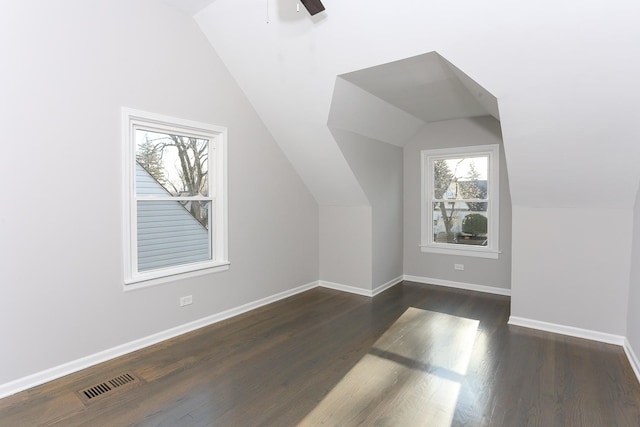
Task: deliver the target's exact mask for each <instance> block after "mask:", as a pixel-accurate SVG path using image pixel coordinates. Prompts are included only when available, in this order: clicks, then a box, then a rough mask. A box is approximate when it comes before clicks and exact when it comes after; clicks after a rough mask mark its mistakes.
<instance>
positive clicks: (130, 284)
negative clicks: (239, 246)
mask: <svg viewBox="0 0 640 427" xmlns="http://www.w3.org/2000/svg"><path fill="white" fill-rule="evenodd" d="M230 265H231V263H230V262H229V261H224V262H220V263H217V264H216V265H213V266H208V267H204V268H201V269H197V270H195V269H194V270H191V271H186V272H181V273H173V274H171V273H169V274H166V275H163V276H160V277H153V278H150V277H133V278H129V279H125V281H124V291H134V290H137V289H142V288H148V287H150V286H155V285H161V284H165V283H170V282H175V281H176V280H182V279H188V278H191V277H198V276H204V275H206V274H212V273H219V272H222V271H227V270H229V266H230Z"/></svg>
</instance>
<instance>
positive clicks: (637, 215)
mask: <svg viewBox="0 0 640 427" xmlns="http://www.w3.org/2000/svg"><path fill="white" fill-rule="evenodd" d="M632 245H633V246H632V250H631V279H630V283H629V297H628V298H627V334H626V336H627V340H628V341H629V344H630V345H631V348H632V349H633V352H634V353H635V355H636V357H638V356H640V190H638V194H637V195H636V204H635V208H634V211H633V234H632Z"/></svg>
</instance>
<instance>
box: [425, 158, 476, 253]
mask: <svg viewBox="0 0 640 427" xmlns="http://www.w3.org/2000/svg"><path fill="white" fill-rule="evenodd" d="M432 171H433V181H432V182H433V192H434V193H433V199H432V200H433V217H432V218H433V239H434V240H433V241H434V242H441V243H455V244H465V245H483V246H486V245H487V218H488V210H487V207H488V203H487V200H488V199H487V174H488V156H477V157H456V158H446V159H436V160H434V161H433V169H432Z"/></svg>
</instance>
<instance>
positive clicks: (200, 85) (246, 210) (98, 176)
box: [0, 0, 319, 385]
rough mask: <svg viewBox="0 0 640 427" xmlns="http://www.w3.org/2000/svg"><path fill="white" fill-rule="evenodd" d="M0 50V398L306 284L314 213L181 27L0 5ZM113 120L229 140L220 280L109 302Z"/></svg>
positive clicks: (161, 20)
mask: <svg viewBox="0 0 640 427" xmlns="http://www.w3.org/2000/svg"><path fill="white" fill-rule="evenodd" d="M0 52H2V62H1V64H0V86H1V91H0V92H1V93H2V97H0V117H2V119H1V120H2V142H1V144H2V152H3V154H2V156H0V182H2V183H4V197H5V202H3V204H2V208H1V209H0V248H1V251H2V256H1V257H0V275H1V276H0V281H1V282H2V286H0V299H1V300H2V301H3V308H2V310H0V342H1V343H2V349H3V350H2V351H1V352H0V385H2V384H3V383H7V382H9V381H12V380H15V379H17V378H21V377H24V376H27V375H30V374H34V373H36V372H39V371H41V370H45V369H47V368H51V367H54V366H57V365H60V364H62V363H65V362H69V361H73V360H76V359H78V358H81V357H83V356H87V355H90V354H93V353H96V352H99V351H102V350H105V349H109V348H112V347H115V346H118V345H121V344H124V343H127V342H130V341H132V340H136V339H138V338H141V337H145V336H148V335H150V334H153V333H156V332H159V331H163V330H166V329H168V328H172V327H175V326H178V325H182V324H185V323H187V322H190V321H193V320H196V319H200V318H203V317H205V316H209V315H212V314H214V313H218V312H221V311H223V310H227V309H229V308H232V307H237V306H239V305H241V304H244V303H248V302H251V301H255V300H257V299H260V298H264V297H267V296H271V295H274V294H276V293H278V292H282V291H286V290H289V289H292V288H294V287H297V286H300V285H303V284H306V283H309V282H312V281H315V280H317V279H318V276H319V266H318V255H319V254H318V251H319V241H318V207H317V204H316V202H315V201H314V199H313V197H312V196H311V195H310V193H309V191H308V190H307V188H306V187H305V186H304V185H303V183H302V182H301V180H300V179H299V177H298V176H297V175H296V173H295V172H294V170H293V168H292V167H291V165H290V163H289V162H288V160H287V159H286V158H285V157H284V155H283V154H282V152H281V151H280V149H279V148H278V146H277V145H276V143H275V141H274V140H273V139H272V138H271V136H270V135H269V133H268V132H267V130H266V128H265V126H264V125H263V123H262V122H261V121H260V119H259V118H258V116H257V115H256V113H255V111H254V109H253V107H252V106H251V105H250V104H249V102H248V101H247V99H246V98H245V97H244V95H243V93H242V92H241V91H240V90H239V88H238V86H237V85H236V83H235V81H234V79H233V78H232V77H231V76H230V74H229V73H228V71H227V70H226V68H225V67H224V65H223V64H222V62H221V61H220V59H219V58H218V57H217V56H216V54H215V53H214V51H213V50H212V49H211V46H210V45H209V43H208V42H207V40H206V38H205V37H204V35H203V34H202V33H201V31H200V29H199V28H198V26H197V25H196V23H195V22H194V21H193V19H192V18H190V17H188V16H186V15H183V14H182V13H181V12H177V11H176V10H174V9H170V8H169V7H166V6H162V4H161V3H159V2H157V1H152V0H148V1H147V0H136V1H130V0H95V1H91V2H86V1H81V0H62V1H56V2H51V1H46V0H39V1H38V0H37V1H29V2H5V4H3V11H2V14H0ZM122 106H128V107H132V108H136V109H142V110H148V111H152V112H156V113H160V114H167V115H173V116H176V117H182V118H186V119H192V120H197V121H203V122H209V123H213V124H216V125H221V126H227V127H228V128H229V236H230V240H229V253H230V260H231V268H230V270H229V271H227V272H224V273H219V274H215V275H206V276H201V277H198V278H193V279H189V280H179V281H176V282H174V283H170V284H166V285H162V286H157V287H153V288H146V289H141V290H137V291H132V292H123V266H122V264H123V261H122V252H123V251H122V247H123V242H122V237H121V234H122V233H121V230H122V219H121V218H122V212H121V210H122V189H121V174H122V165H121V158H122V153H121V141H120V139H121V138H120V135H121V133H120V132H121V130H120V108H121V107H122ZM189 294H190V295H193V300H194V303H193V305H191V306H188V307H184V308H180V307H178V298H179V297H180V296H183V295H189Z"/></svg>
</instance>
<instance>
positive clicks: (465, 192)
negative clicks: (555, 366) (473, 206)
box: [433, 156, 488, 200]
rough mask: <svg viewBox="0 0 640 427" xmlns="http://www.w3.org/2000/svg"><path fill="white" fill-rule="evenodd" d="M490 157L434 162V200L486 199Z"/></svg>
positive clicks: (459, 158) (460, 158)
mask: <svg viewBox="0 0 640 427" xmlns="http://www.w3.org/2000/svg"><path fill="white" fill-rule="evenodd" d="M487 171H488V156H478V157H458V158H452V159H444V160H434V162H433V183H434V189H433V191H434V194H433V196H434V198H436V199H445V200H451V199H486V197H487Z"/></svg>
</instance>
